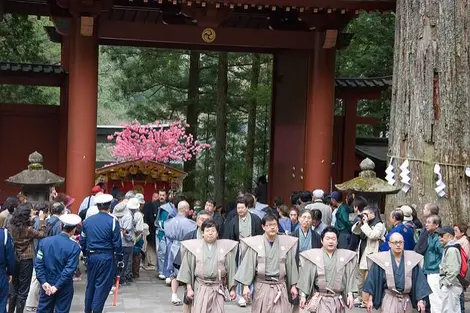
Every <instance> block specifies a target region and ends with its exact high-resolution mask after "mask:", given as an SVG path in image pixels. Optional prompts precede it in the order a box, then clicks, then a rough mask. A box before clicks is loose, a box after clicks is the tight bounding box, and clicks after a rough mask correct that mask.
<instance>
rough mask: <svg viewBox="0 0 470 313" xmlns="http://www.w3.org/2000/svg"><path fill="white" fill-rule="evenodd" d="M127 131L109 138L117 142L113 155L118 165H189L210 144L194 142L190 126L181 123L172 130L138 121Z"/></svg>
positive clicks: (170, 127)
mask: <svg viewBox="0 0 470 313" xmlns="http://www.w3.org/2000/svg"><path fill="white" fill-rule="evenodd" d="M122 126H123V127H124V129H123V130H122V131H120V132H115V133H114V135H110V136H108V140H113V139H114V138H115V139H116V143H115V144H114V146H113V147H112V148H111V154H112V155H113V157H114V159H115V161H116V162H126V161H136V160H143V161H145V162H147V161H157V162H163V163H168V162H171V161H180V162H181V161H183V162H184V161H188V160H191V159H192V158H193V157H197V156H198V155H200V154H201V152H202V150H203V149H207V148H209V147H210V145H208V144H203V143H199V142H197V141H194V138H193V136H192V135H191V134H189V135H188V134H186V127H187V126H189V125H187V124H185V123H183V122H181V121H175V122H172V123H171V124H170V125H169V126H166V125H160V124H159V122H158V121H156V122H155V123H154V124H147V125H141V124H140V123H139V122H138V121H133V122H132V123H131V124H122Z"/></svg>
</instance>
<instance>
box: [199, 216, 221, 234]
mask: <svg viewBox="0 0 470 313" xmlns="http://www.w3.org/2000/svg"><path fill="white" fill-rule="evenodd" d="M211 227H214V228H215V230H217V232H219V225H217V223H216V222H215V221H214V220H213V219H210V220H207V221H204V223H202V225H201V231H202V232H204V229H206V228H211Z"/></svg>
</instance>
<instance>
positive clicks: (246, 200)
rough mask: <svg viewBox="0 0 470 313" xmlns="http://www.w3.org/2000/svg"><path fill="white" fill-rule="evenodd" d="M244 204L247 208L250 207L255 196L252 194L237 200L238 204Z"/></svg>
mask: <svg viewBox="0 0 470 313" xmlns="http://www.w3.org/2000/svg"><path fill="white" fill-rule="evenodd" d="M239 203H240V204H244V205H245V206H246V207H247V208H249V207H250V203H253V196H252V195H250V194H247V193H246V194H244V195H243V196H241V197H238V198H237V201H236V204H239Z"/></svg>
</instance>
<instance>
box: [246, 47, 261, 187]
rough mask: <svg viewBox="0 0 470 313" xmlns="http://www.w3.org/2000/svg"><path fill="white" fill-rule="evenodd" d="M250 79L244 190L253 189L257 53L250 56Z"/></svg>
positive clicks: (258, 59) (257, 73)
mask: <svg viewBox="0 0 470 313" xmlns="http://www.w3.org/2000/svg"><path fill="white" fill-rule="evenodd" d="M251 59H252V62H253V63H252V65H251V79H250V99H249V101H248V132H247V134H246V150H245V165H246V174H245V175H246V176H245V184H244V185H245V189H246V190H251V189H252V187H253V166H254V156H255V134H256V106H257V99H256V95H257V91H258V82H259V75H260V67H261V57H260V55H259V54H257V53H253V54H252V55H251Z"/></svg>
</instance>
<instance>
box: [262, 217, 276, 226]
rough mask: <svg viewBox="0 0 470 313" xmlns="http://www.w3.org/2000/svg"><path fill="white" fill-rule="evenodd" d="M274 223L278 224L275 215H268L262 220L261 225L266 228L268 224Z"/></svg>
mask: <svg viewBox="0 0 470 313" xmlns="http://www.w3.org/2000/svg"><path fill="white" fill-rule="evenodd" d="M272 221H276V222H277V218H276V216H274V214H266V215H265V216H264V217H263V219H262V220H261V225H263V226H266V223H267V222H272Z"/></svg>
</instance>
